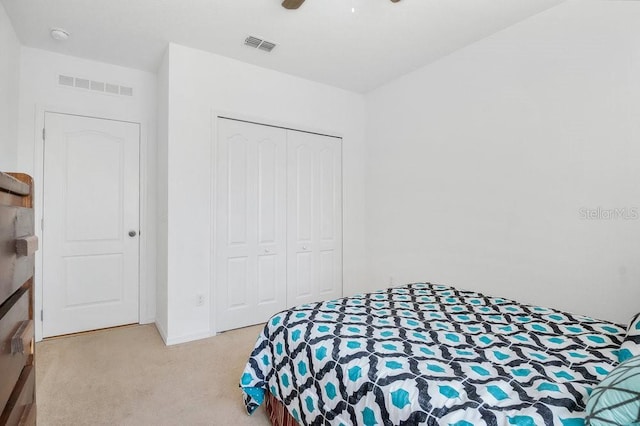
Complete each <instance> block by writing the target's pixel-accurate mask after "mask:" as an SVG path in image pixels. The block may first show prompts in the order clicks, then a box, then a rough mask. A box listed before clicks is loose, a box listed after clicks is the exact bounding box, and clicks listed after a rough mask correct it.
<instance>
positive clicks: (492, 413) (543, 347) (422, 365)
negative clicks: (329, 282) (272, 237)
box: [240, 283, 626, 426]
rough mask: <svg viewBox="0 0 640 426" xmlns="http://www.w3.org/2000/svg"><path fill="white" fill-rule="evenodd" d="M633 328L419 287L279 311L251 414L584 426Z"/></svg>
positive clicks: (248, 371)
mask: <svg viewBox="0 0 640 426" xmlns="http://www.w3.org/2000/svg"><path fill="white" fill-rule="evenodd" d="M625 332H626V329H625V327H623V326H621V325H618V324H613V323H609V322H604V321H599V320H595V319H592V318H589V317H586V316H580V315H573V314H569V313H566V312H561V311H558V310H555V309H550V308H544V307H539V306H530V305H524V304H520V303H517V302H514V301H512V300H508V299H505V298H500V297H490V296H485V295H483V294H481V293H476V292H471V291H463V290H458V289H455V288H453V287H449V286H445V285H438V284H430V283H415V284H409V285H406V286H403V287H396V288H391V289H388V290H382V291H378V292H374V293H369V294H363V295H357V296H354V297H349V298H343V299H338V300H332V301H327V302H321V303H315V304H307V305H301V306H298V307H295V308H293V309H290V310H287V311H284V312H281V313H278V314H276V315H274V316H273V317H272V318H271V319H270V320H269V322H268V323H267V324H266V325H265V327H264V329H263V331H262V332H261V334H260V336H259V337H258V340H257V342H256V345H255V348H254V350H253V352H252V354H251V356H250V358H249V360H248V362H247V365H246V368H245V370H244V372H243V374H242V377H241V380H240V387H241V388H242V391H243V394H244V402H245V405H246V408H247V411H248V412H249V413H252V412H253V411H255V410H256V408H257V407H258V406H259V405H261V404H262V403H263V402H264V401H265V400H266V401H267V403H268V405H269V414H270V416H271V417H272V419H273V418H275V417H278V418H282V420H283V421H284V420H286V418H287V417H289V421H291V420H292V419H291V417H292V418H293V420H295V422H297V423H300V424H305V425H324V424H331V425H345V426H346V425H365V426H372V425H388V424H393V425H418V424H425V425H441V424H443V425H453V426H471V425H473V426H476V425H525V426H529V425H563V426H578V425H584V424H585V421H584V418H585V414H584V410H585V405H586V401H587V399H588V396H589V393H590V392H591V390H592V389H593V387H594V386H595V385H596V384H598V383H599V382H600V381H601V380H602V379H604V378H605V376H607V374H608V373H609V372H610V371H611V370H612V369H613V368H614V367H615V366H617V365H618V350H619V348H620V344H621V342H622V341H623V339H624V336H625ZM285 407H286V412H283V413H280V414H274V413H277V411H278V410H280V411H284V408H285ZM285 424H286V423H285Z"/></svg>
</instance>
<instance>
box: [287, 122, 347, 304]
mask: <svg viewBox="0 0 640 426" xmlns="http://www.w3.org/2000/svg"><path fill="white" fill-rule="evenodd" d="M341 142H342V139H340V138H335V137H330V136H323V135H316V134H311V133H305V132H298V131H291V130H289V131H287V153H288V157H289V158H288V161H287V163H288V176H287V188H288V189H287V205H288V208H287V216H288V220H287V305H288V306H289V307H291V306H296V305H299V304H303V303H311V302H318V301H321V300H329V299H335V298H338V297H342V147H341Z"/></svg>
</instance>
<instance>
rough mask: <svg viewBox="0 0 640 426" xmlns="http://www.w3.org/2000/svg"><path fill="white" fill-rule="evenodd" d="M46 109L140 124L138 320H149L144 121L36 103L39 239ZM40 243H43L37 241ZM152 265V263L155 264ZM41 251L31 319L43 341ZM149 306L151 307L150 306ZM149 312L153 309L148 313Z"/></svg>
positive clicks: (150, 292) (38, 338) (146, 132)
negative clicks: (32, 317)
mask: <svg viewBox="0 0 640 426" xmlns="http://www.w3.org/2000/svg"><path fill="white" fill-rule="evenodd" d="M47 113H52V114H63V115H73V116H80V117H87V118H94V119H99V120H110V121H120V122H125V123H132V124H137V125H138V127H139V134H138V144H139V149H140V157H139V164H138V174H139V182H140V183H139V188H138V190H139V192H138V194H139V195H138V197H139V206H140V208H139V212H138V215H139V222H140V235H139V240H138V241H139V242H138V322H139V323H140V324H147V323H152V322H154V321H155V303H154V302H155V301H154V300H153V297H154V295H155V287H154V288H151V287H152V286H153V285H154V284H153V283H152V282H151V280H150V279H149V276H148V275H149V274H148V272H147V271H148V268H149V266H150V263H151V259H150V253H152V251H151V247H150V246H149V238H148V236H149V235H151V234H152V233H154V230H153V229H151V226H150V225H149V223H148V222H149V221H147V220H146V218H147V215H148V212H149V205H148V178H147V175H148V167H147V163H148V161H147V159H148V139H149V130H148V128H147V126H148V125H147V124H146V123H144V122H143V121H142V120H140V119H138V120H136V119H130V117H125V116H117V115H113V114H109V113H103V112H101V111H99V112H96V111H92V110H91V111H88V110H87V108H82V107H70V106H53V105H36V113H35V127H34V146H35V153H34V154H35V155H34V176H33V179H34V183H35V184H34V193H35V195H34V199H35V206H34V213H35V228H36V235H38V238H40V239H41V241H43V240H42V238H43V234H42V220H43V217H44V191H43V188H44V186H45V185H46V182H44V140H43V137H42V129H43V128H44V125H45V115H46V114H47ZM40 247H42V243H41V244H40ZM154 266H155V265H154ZM43 278H44V277H43V253H42V250H38V251H37V252H36V272H35V276H34V284H35V286H34V299H35V300H34V315H33V316H34V319H35V320H36V321H35V334H36V341H37V342H39V341H42V338H43V337H42V336H43V321H42V317H41V316H40V312H41V311H42V308H43V297H44V291H43ZM150 307H151V309H149V308H150ZM150 312H153V314H152V315H150Z"/></svg>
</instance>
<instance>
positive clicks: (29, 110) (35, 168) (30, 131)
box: [17, 47, 157, 338]
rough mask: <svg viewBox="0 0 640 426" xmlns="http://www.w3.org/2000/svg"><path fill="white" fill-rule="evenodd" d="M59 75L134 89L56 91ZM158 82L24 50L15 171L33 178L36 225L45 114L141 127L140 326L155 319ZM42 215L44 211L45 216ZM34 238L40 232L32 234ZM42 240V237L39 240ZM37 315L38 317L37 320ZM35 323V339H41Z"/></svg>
mask: <svg viewBox="0 0 640 426" xmlns="http://www.w3.org/2000/svg"><path fill="white" fill-rule="evenodd" d="M58 74H64V75H69V76H77V77H83V78H89V79H93V80H96V81H103V82H111V83H116V84H122V85H126V86H129V87H133V89H134V96H133V97H131V98H127V97H121V96H113V95H108V94H103V93H96V92H91V91H88V90H83V89H76V88H69V87H64V86H59V85H58V84H57V83H58V77H57V76H58ZM156 110H157V106H156V77H155V75H153V74H150V73H146V72H142V71H137V70H132V69H128V68H123V67H119V66H114V65H108V64H104V63H101V62H95V61H88V60H84V59H79V58H75V57H71V56H64V55H60V54H57V53H51V52H47V51H43V50H38V49H32V48H26V47H23V48H22V51H21V63H20V110H19V111H20V112H19V146H18V162H17V166H18V167H17V168H18V169H19V170H20V171H22V172H26V173H29V174H31V175H32V176H33V177H34V179H35V188H36V223H39V221H40V218H41V217H42V202H41V200H42V191H41V190H42V152H43V145H42V137H41V131H42V126H43V117H44V112H45V111H56V112H67V113H74V114H80V115H86V116H94V117H103V118H111V119H117V120H128V121H133V122H138V123H140V124H141V186H142V188H141V189H142V191H141V197H142V199H141V219H142V220H141V234H140V244H141V256H142V257H141V270H140V281H141V288H140V300H141V309H140V321H141V322H143V323H144V322H152V321H153V320H154V319H155V300H156V294H155V280H156V276H155V274H156V263H155V256H156V251H155V247H156V240H155V237H156V229H155V228H156V204H155V203H156V182H155V176H156V143H155V135H156V127H157V126H156ZM45 213H46V212H45ZM36 231H37V232H38V233H39V232H40V230H38V229H37V230H36ZM39 236H40V237H42V236H41V235H39ZM41 260H42V251H41V250H40V251H38V252H37V259H36V262H37V263H36V265H37V266H36V285H35V290H36V295H35V301H36V312H38V311H39V310H40V309H41V306H42V298H41V295H42V268H41V265H42V263H41ZM36 316H38V315H36ZM41 332H42V324H41V323H40V322H38V323H37V327H36V337H37V338H40V336H42V334H41Z"/></svg>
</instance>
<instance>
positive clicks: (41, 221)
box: [40, 218, 44, 231]
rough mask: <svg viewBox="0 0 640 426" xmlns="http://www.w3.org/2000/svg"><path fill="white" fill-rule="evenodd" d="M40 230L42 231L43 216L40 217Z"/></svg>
mask: <svg viewBox="0 0 640 426" xmlns="http://www.w3.org/2000/svg"><path fill="white" fill-rule="evenodd" d="M40 230H41V231H44V218H42V219H40Z"/></svg>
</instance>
